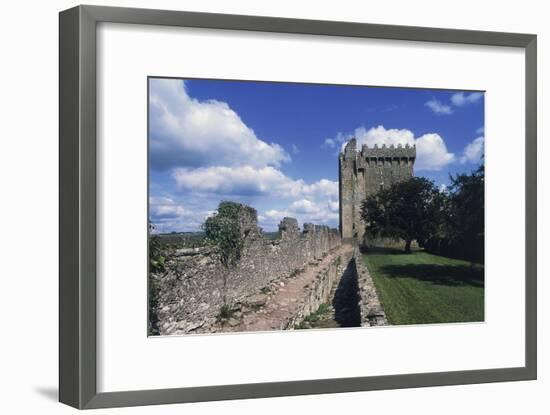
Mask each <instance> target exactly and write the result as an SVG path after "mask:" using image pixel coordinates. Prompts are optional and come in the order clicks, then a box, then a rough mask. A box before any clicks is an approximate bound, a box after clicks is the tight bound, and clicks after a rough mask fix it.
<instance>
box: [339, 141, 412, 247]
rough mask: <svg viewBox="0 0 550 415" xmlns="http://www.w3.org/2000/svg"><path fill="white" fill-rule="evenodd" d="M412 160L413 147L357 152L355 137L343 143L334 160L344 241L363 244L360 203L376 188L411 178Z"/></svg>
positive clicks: (364, 146)
mask: <svg viewBox="0 0 550 415" xmlns="http://www.w3.org/2000/svg"><path fill="white" fill-rule="evenodd" d="M415 159H416V147H415V146H409V145H406V146H401V145H398V146H393V145H391V146H389V147H387V146H385V145H383V146H381V147H378V146H377V145H375V146H374V147H368V146H367V145H363V146H362V148H361V150H360V151H358V149H357V140H356V139H355V138H353V139H351V140H350V141H349V142H348V143H347V144H346V146H345V148H344V151H343V152H342V153H340V156H339V158H338V162H339V194H340V234H341V235H342V238H343V239H344V240H356V241H358V242H360V243H361V242H363V238H364V232H365V225H364V223H363V220H362V219H361V204H362V202H363V201H364V200H365V199H366V198H367V196H370V195H372V194H374V193H376V192H378V191H379V190H380V189H384V188H388V187H389V186H391V185H392V184H393V183H396V182H398V181H403V180H408V179H409V178H411V177H412V176H413V167H414V161H415Z"/></svg>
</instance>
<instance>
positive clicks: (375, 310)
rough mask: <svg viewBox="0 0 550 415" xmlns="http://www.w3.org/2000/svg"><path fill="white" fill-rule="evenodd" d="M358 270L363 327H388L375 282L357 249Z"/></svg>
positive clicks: (356, 265)
mask: <svg viewBox="0 0 550 415" xmlns="http://www.w3.org/2000/svg"><path fill="white" fill-rule="evenodd" d="M352 260H355V267H356V269H357V283H358V285H359V296H360V300H359V308H360V309H361V326H385V325H387V324H388V323H387V319H386V313H385V312H384V308H383V307H382V303H381V302H380V298H379V297H378V292H377V291H376V287H375V286H374V281H373V280H372V277H371V275H370V273H369V270H368V268H367V266H366V265H365V263H364V262H363V257H362V255H361V253H360V252H359V249H358V248H357V247H356V248H355V249H354V252H353V259H352Z"/></svg>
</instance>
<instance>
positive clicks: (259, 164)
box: [149, 78, 484, 233]
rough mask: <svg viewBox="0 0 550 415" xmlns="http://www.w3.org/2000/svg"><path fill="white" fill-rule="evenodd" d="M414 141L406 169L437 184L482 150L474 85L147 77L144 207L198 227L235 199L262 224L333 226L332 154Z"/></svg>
mask: <svg viewBox="0 0 550 415" xmlns="http://www.w3.org/2000/svg"><path fill="white" fill-rule="evenodd" d="M352 137H355V138H357V141H358V147H359V148H360V147H361V145H362V144H367V145H369V147H370V146H373V145H374V144H378V145H382V144H387V145H389V144H395V145H397V144H403V145H405V144H410V145H412V144H415V145H416V150H417V158H416V161H415V165H414V174H415V176H423V177H426V178H428V179H430V180H433V181H434V183H435V184H436V185H437V186H438V187H440V188H442V189H443V188H445V186H448V185H449V182H450V179H449V175H456V174H457V173H462V172H466V173H468V172H470V171H472V170H474V169H475V168H476V167H477V166H478V165H479V164H480V159H481V156H482V154H483V148H484V94H483V93H482V92H470V91H456V90H439V89H437V90H436V89H416V88H385V87H367V86H347V85H317V84H299V83H275V82H252V81H225V80H198V79H192V80H183V79H172V78H150V79H149V215H150V220H151V222H152V223H153V224H154V225H155V231H156V232H161V233H165V232H166V233H168V232H183V231H199V230H200V226H201V224H202V223H203V222H204V220H205V218H206V217H208V216H209V215H212V214H213V213H214V212H215V210H216V208H217V206H218V204H219V202H220V201H222V200H231V201H237V202H241V203H246V204H248V205H250V206H252V207H254V208H255V209H257V211H258V222H259V225H260V226H261V227H262V228H263V229H264V231H274V230H277V225H278V223H279V222H280V220H281V219H282V218H283V217H285V216H290V217H294V218H296V219H298V222H299V223H300V225H303V223H307V222H311V223H316V224H324V225H328V226H331V227H335V228H337V227H338V153H339V152H340V151H341V150H342V147H343V146H344V145H345V143H346V142H347V141H348V140H349V139H350V138H352Z"/></svg>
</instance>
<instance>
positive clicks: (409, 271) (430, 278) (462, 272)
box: [363, 248, 484, 324]
mask: <svg viewBox="0 0 550 415" xmlns="http://www.w3.org/2000/svg"><path fill="white" fill-rule="evenodd" d="M363 259H364V261H365V263H366V264H367V267H368V269H369V271H370V273H371V275H372V278H373V280H374V284H375V286H376V289H377V290H378V293H379V296H380V301H381V302H382V304H383V305H384V310H385V311H386V315H387V317H388V319H389V322H390V323H391V324H425V323H450V322H470V321H483V320H484V302H483V297H484V271H483V266H481V265H475V266H471V264H470V263H469V262H467V261H461V260H457V259H451V258H446V257H442V256H438V255H432V254H428V253H426V252H423V251H413V252H412V253H411V254H405V253H404V252H403V251H400V250H397V249H391V248H373V249H372V250H370V251H369V252H368V253H367V254H365V255H364V256H363Z"/></svg>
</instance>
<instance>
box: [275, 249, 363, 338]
mask: <svg viewBox="0 0 550 415" xmlns="http://www.w3.org/2000/svg"><path fill="white" fill-rule="evenodd" d="M352 252H353V251H352ZM351 258H352V254H351V252H350V253H346V254H342V255H341V256H338V257H336V258H334V259H333V260H332V261H331V262H330V263H329V264H328V266H327V267H326V268H324V269H322V270H321V272H320V273H319V274H318V275H317V278H316V279H315V281H314V283H313V284H311V286H310V287H308V289H307V292H306V293H305V296H304V297H303V298H301V299H300V304H299V307H298V310H297V312H296V313H295V314H294V315H293V316H292V318H291V319H290V320H289V321H288V322H287V323H286V327H285V328H293V327H295V326H296V325H298V324H299V323H301V322H302V321H303V320H304V319H305V318H306V317H307V316H309V315H310V314H312V313H314V312H316V311H317V310H318V309H319V307H320V306H321V304H323V303H325V304H326V303H329V302H331V301H332V298H331V294H332V289H333V287H334V285H335V284H336V283H337V282H338V280H339V279H340V278H341V276H342V274H343V272H344V270H345V269H346V267H347V264H348V262H349V261H350V259H351Z"/></svg>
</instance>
